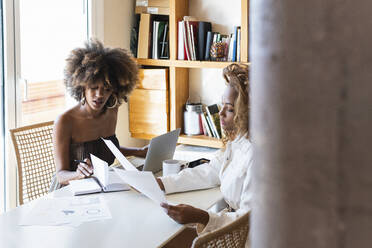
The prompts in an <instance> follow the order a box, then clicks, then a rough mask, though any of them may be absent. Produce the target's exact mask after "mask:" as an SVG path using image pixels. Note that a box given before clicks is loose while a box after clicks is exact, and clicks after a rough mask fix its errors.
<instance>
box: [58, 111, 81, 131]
mask: <svg viewBox="0 0 372 248" xmlns="http://www.w3.org/2000/svg"><path fill="white" fill-rule="evenodd" d="M75 116H76V107H74V108H71V109H69V110H67V111H65V112H63V113H62V114H61V115H59V116H58V117H57V119H56V120H55V121H54V131H55V132H59V131H61V132H71V129H72V127H73V125H74V123H75V119H76V118H75Z"/></svg>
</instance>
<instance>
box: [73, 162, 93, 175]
mask: <svg viewBox="0 0 372 248" xmlns="http://www.w3.org/2000/svg"><path fill="white" fill-rule="evenodd" d="M76 173H77V174H78V178H79V179H82V178H86V177H89V176H91V175H92V174H93V166H92V163H91V162H90V159H89V158H86V159H84V163H83V162H80V163H79V164H78V167H77V169H76Z"/></svg>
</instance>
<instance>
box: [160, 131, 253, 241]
mask: <svg viewBox="0 0 372 248" xmlns="http://www.w3.org/2000/svg"><path fill="white" fill-rule="evenodd" d="M251 166H252V148H251V143H250V141H249V140H248V139H246V138H244V137H238V138H236V139H235V140H234V141H232V142H228V143H227V144H226V148H225V149H221V150H219V151H218V152H217V153H216V156H215V157H214V158H213V159H212V160H211V161H210V162H209V163H208V164H202V165H199V166H198V167H195V168H193V169H185V170H182V171H181V172H180V173H179V174H177V175H170V176H166V177H162V178H161V180H162V182H163V184H164V188H165V192H166V193H173V192H180V191H188V190H195V189H205V188H211V187H216V186H218V185H220V190H221V193H222V195H223V197H224V200H225V201H226V202H227V203H228V204H229V206H230V207H232V208H233V209H234V210H235V212H228V211H227V210H224V211H221V212H220V213H217V214H216V213H213V212H210V211H208V214H209V222H208V224H207V225H206V226H205V227H204V226H203V225H200V224H199V225H198V226H197V231H198V233H199V234H200V233H205V232H209V231H211V230H215V229H217V228H219V227H222V226H224V225H226V224H228V223H230V222H231V221H233V220H235V219H236V218H238V217H239V216H241V215H243V214H244V213H246V212H248V211H251V200H252V189H251ZM247 243H248V242H247ZM247 245H248V244H246V247H248V246H247Z"/></svg>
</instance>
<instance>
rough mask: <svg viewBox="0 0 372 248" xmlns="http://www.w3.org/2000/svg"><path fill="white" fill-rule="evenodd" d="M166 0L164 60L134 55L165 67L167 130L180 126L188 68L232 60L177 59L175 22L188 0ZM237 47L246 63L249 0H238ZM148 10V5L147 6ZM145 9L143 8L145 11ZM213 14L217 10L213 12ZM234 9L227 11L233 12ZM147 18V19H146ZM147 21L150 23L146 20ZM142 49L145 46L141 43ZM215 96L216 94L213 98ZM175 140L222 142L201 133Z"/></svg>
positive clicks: (204, 143) (144, 136) (185, 11)
mask: <svg viewBox="0 0 372 248" xmlns="http://www.w3.org/2000/svg"><path fill="white" fill-rule="evenodd" d="M168 2H169V33H168V35H169V43H168V45H169V59H168V60H156V59H143V58H142V59H141V58H138V59H136V61H137V63H138V64H139V65H142V66H149V67H150V66H152V67H154V68H156V67H159V68H160V67H168V69H169V75H168V80H169V84H168V88H167V89H168V96H169V97H168V106H169V112H168V118H169V122H168V125H167V130H168V131H170V130H174V129H176V128H182V127H183V122H184V120H183V118H184V114H183V112H184V105H185V103H186V102H187V99H189V74H190V73H189V72H190V70H191V69H194V68H196V69H209V68H215V69H222V68H225V67H226V66H228V65H230V64H231V63H235V62H215V61H187V60H177V58H178V57H177V55H178V32H177V30H178V22H179V21H180V20H183V18H184V16H189V15H190V14H192V13H189V1H185V0H168ZM240 9H241V13H240V15H241V22H240V26H241V42H240V44H241V47H240V59H241V61H242V62H238V63H243V64H246V65H248V66H250V62H249V61H248V59H249V37H248V28H249V15H248V13H249V0H241V8H240ZM147 10H148V9H147ZM147 10H146V11H147ZM215 14H216V15H217V14H218V13H215ZM233 14H234V13H231V15H233ZM146 20H147V19H146ZM144 24H146V22H144ZM150 25H151V24H150ZM142 49H146V46H143V48H142ZM217 98H218V99H219V96H216V99H217ZM138 118H139V117H138ZM154 136H155V135H154ZM132 137H135V138H140V139H151V138H152V137H153V135H151V134H138V133H136V134H134V136H132ZM178 143H181V144H189V145H196V146H208V147H215V148H221V147H223V143H222V141H221V140H218V139H216V138H211V137H207V136H204V135H198V136H187V135H181V136H180V137H179V139H178Z"/></svg>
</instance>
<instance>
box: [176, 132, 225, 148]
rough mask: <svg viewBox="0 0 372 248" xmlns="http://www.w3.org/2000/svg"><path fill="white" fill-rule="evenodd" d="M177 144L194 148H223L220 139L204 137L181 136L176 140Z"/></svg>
mask: <svg viewBox="0 0 372 248" xmlns="http://www.w3.org/2000/svg"><path fill="white" fill-rule="evenodd" d="M178 143H181V144H186V145H194V146H209V147H214V148H222V147H223V143H222V141H221V140H220V139H216V138H211V137H208V136H205V135H195V136H188V135H185V134H181V135H180V136H179V138H178Z"/></svg>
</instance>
